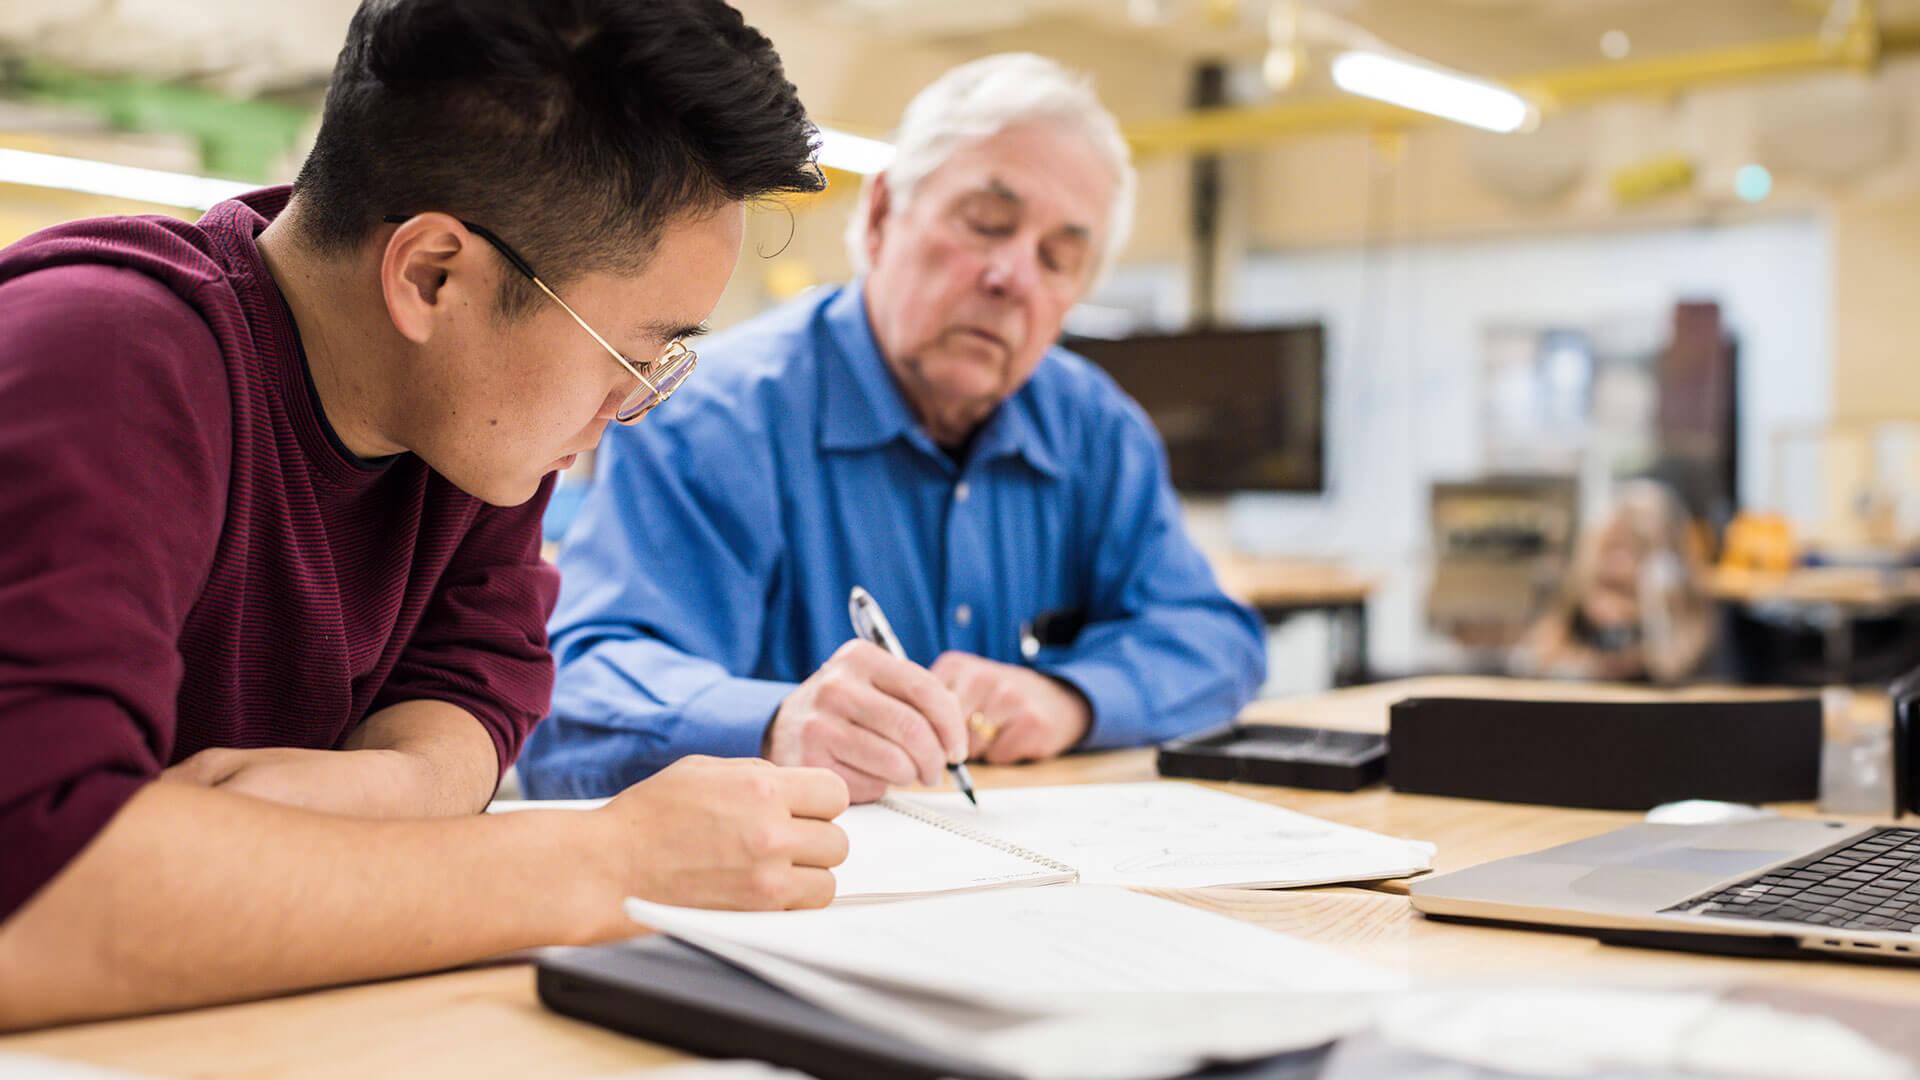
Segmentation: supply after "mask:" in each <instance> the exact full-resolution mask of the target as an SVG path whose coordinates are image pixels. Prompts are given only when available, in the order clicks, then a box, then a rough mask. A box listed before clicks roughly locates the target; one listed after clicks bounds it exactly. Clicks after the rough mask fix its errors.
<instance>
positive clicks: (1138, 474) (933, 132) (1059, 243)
mask: <svg viewBox="0 0 1920 1080" xmlns="http://www.w3.org/2000/svg"><path fill="white" fill-rule="evenodd" d="M896 145H897V156H896V157H895V159H894V161H893V163H892V165H891V166H889V167H888V168H887V169H886V171H884V172H882V173H880V174H878V175H876V176H875V177H873V178H872V179H871V180H870V181H869V183H868V186H867V188H866V190H865V191H864V192H863V196H862V199H861V202H860V205H859V207H858V208H857V209H856V211H855V216H854V219H853V221H852V223H851V229H850V235H849V247H850V248H851V254H852V255H853V258H854V263H855V265H856V266H858V267H860V268H862V270H863V271H864V272H863V274H862V276H861V277H859V278H858V279H856V280H854V281H853V282H851V283H849V284H847V285H844V286H841V287H838V288H831V289H822V290H818V291H816V292H814V293H812V294H809V295H806V296H803V297H802V298H800V299H798V300H795V301H793V302H791V303H788V304H787V305H785V306H783V307H781V308H778V309H776V310H774V311H771V312H768V313H767V314H764V315H762V316H760V317H759V318H757V319H754V320H752V321H750V322H748V323H746V324H745V325H743V326H740V327H737V328H735V329H733V330H731V331H729V332H728V333H726V334H722V335H720V336H718V337H717V338H715V339H714V340H713V341H712V343H711V344H710V345H707V346H706V347H704V348H703V350H702V351H703V353H704V354H705V356H706V358H707V362H706V366H705V367H703V368H702V371H701V379H700V380H699V381H698V383H697V384H694V385H690V386H689V387H688V389H687V390H686V391H685V392H684V393H683V394H682V395H681V396H680V397H678V398H676V399H675V400H674V403H673V404H674V408H673V410H672V411H671V413H670V414H663V415H662V416H661V417H660V418H659V419H657V420H655V421H653V422H650V423H648V424H646V425H643V426H641V427H638V428H634V429H632V430H623V431H618V432H615V433H614V434H613V435H611V436H610V437H609V438H608V440H607V445H606V446H605V448H604V449H603V451H602V454H601V461H600V463H599V470H598V472H599V474H598V475H597V476H596V477H595V479H594V484H593V488H592V490H591V491H590V492H589V493H588V495H587V498H586V501H585V504H584V506H583V508H582V510H581V513H580V516H579V518H578V519H577V520H576V521H575V522H574V524H573V527H572V529H571V530H570V532H569V534H568V537H567V539H566V541H565V543H564V544H563V546H562V549H561V554H560V559H559V563H560V569H561V571H562V578H563V584H562V586H561V595H560V602H559V606H558V609H557V611H556V613H555V615H554V620H553V624H552V632H553V638H554V645H555V656H556V659H557V661H558V663H559V665H560V667H559V676H558V684H557V687H556V690H555V696H554V712H553V715H552V716H551V717H549V718H548V720H547V721H546V723H544V724H542V725H541V727H540V729H539V730H538V731H537V732H536V733H535V734H534V736H533V738H532V740H531V741H530V742H529V744H528V748H527V755H526V758H525V760H524V761H523V762H522V765H521V777H522V779H523V780H524V782H525V784H526V787H527V790H528V792H529V793H530V794H533V795H536V796H539V797H543V798H553V797H589V796H596V795H605V794H607V793H609V792H612V791H617V790H619V789H620V788H622V787H624V786H625V785H627V784H630V783H632V782H633V781H635V780H637V779H640V778H642V777H645V776H648V775H651V774H652V773H653V772H655V771H656V770H658V769H661V768H663V767H666V766H668V765H669V764H670V763H672V762H673V761H675V760H677V759H679V758H681V757H683V756H685V755H687V754H713V755H721V756H727V757H750V756H753V755H764V756H765V757H767V758H769V759H771V760H773V761H774V762H777V763H781V764H806V765H819V766H823V767H826V768H830V769H833V770H834V771H835V772H837V773H839V774H840V775H841V776H842V777H843V778H845V779H846V781H847V783H848V786H849V788H850V790H851V793H852V796H853V798H854V799H855V800H856V801H864V800H870V799H877V798H879V797H880V796H881V795H882V794H883V793H885V792H886V790H887V789H888V787H889V786H892V785H904V784H915V783H919V784H937V783H941V782H943V780H944V772H943V766H944V765H946V764H947V763H949V762H956V761H960V760H962V759H966V758H971V759H978V760H985V761H988V762H994V763H1005V762H1016V761H1031V760H1038V759H1045V758H1051V757H1055V756H1057V755H1059V754H1063V753H1066V752H1068V751H1071V750H1075V749H1082V748H1089V749H1090V748H1101V747H1115V746H1135V745H1141V744H1145V743H1151V742H1156V741H1159V740H1162V739H1167V738H1171V737H1172V736H1175V735H1179V734H1184V733H1186V732H1188V731H1192V730H1194V729H1195V728H1198V727H1201V726H1204V725H1208V724H1214V723H1219V722H1221V721H1224V720H1227V719H1229V718H1231V717H1233V716H1234V715H1235V714H1236V713H1238V712H1239V710H1240V708H1241V706H1243V705H1244V704H1245V703H1246V702H1247V700H1248V699H1249V698H1250V697H1252V695H1253V694H1254V692H1255V691H1256V690H1257V689H1258V687H1259V686H1260V683H1261V681H1262V679H1263V677H1264V674H1265V667H1266V658H1265V650H1264V644H1263V636H1262V630H1261V626H1260V623H1259V620H1258V619H1257V618H1255V616H1254V615H1253V613H1252V612H1250V611H1248V610H1247V609H1246V608H1244V607H1242V606H1241V605H1239V604H1236V603H1234V602H1233V601H1232V600H1230V599H1228V598H1227V596H1226V595H1224V594H1223V593H1222V592H1221V591H1220V588H1219V586H1218V585H1217V584H1216V583H1215V581H1214V577H1213V573H1212V571H1211V569H1210V568H1209V567H1208V565H1207V562H1206V559H1205V558H1204V557H1203V556H1202V555H1201V553H1200V552H1199V550H1198V549H1197V548H1196V547H1195V546H1194V544H1193V542H1192V541H1191V539H1189V537H1188V536H1187V533H1186V530H1185V528H1184V526H1183V524H1182V522H1181V516H1180V507H1179V503H1178V501H1177V500H1176V498H1175V496H1174V493H1173V489H1172V485H1171V484H1170V483H1169V481H1168V476H1167V461H1166V452H1165V450H1164V448H1163V447H1162V446H1161V443H1160V439H1159V437H1158V435H1157V434H1156V433H1155V432H1154V430H1153V428H1152V426H1151V424H1150V423H1149V421H1148V420H1147V418H1146V415H1145V414H1144V413H1143V412H1142V411H1141V409H1140V407H1139V406H1138V405H1137V404H1135V403H1134V402H1133V401H1132V400H1131V399H1129V398H1128V397H1127V396H1126V395H1125V394H1124V393H1123V392H1122V391H1121V390H1120V389H1119V387H1118V386H1117V385H1116V384H1115V383H1114V382H1113V380H1112V379H1111V378H1109V377H1108V376H1107V375H1106V374H1105V373H1104V372H1102V371H1100V370H1099V369H1098V368H1096V367H1094V366H1093V365H1092V364H1090V363H1088V362H1087V361H1086V360H1084V359H1082V358H1080V357H1078V356H1075V355H1074V354H1072V353H1070V352H1067V351H1066V350H1064V349H1061V348H1059V347H1057V346H1056V345H1055V344H1054V343H1055V341H1057V340H1058V338H1059V336H1060V328H1061V323H1062V321H1063V320H1064V319H1065V317H1066V314H1067V311H1068V309H1070V308H1071V307H1072V306H1073V305H1074V304H1075V303H1077V302H1078V301H1079V300H1080V299H1081V298H1082V297H1084V296H1085V295H1086V294H1087V292H1088V290H1089V289H1091V288H1092V287H1093V285H1094V283H1095V282H1096V281H1097V280H1098V279H1099V278H1100V276H1101V273H1102V271H1103V269H1104V268H1105V267H1107V266H1109V265H1111V264H1112V262H1113V260H1114V259H1115V257H1116V256H1117V254H1118V252H1119V250H1120V249H1121V247H1122V246H1123V244H1124V243H1125V237H1126V233H1127V231H1128V226H1129V223H1130V221H1131V218H1132V213H1133V189H1134V174H1133V167H1132V164H1131V163H1130V161H1129V158H1128V152H1127V147H1126V143H1125V141H1124V140H1123V139H1122V138H1121V135H1120V131H1119V128H1118V125H1117V124H1115V122H1114V119H1113V117H1112V116H1111V115H1110V114H1109V113H1108V112H1107V110H1106V109H1105V108H1104V107H1103V106H1102V105H1101V104H1100V102H1099V100H1098V99H1097V98H1096V97H1095V96H1094V94H1093V91H1092V90H1091V88H1090V87H1089V86H1088V85H1087V83H1086V82H1085V80H1084V79H1082V78H1080V77H1078V76H1076V75H1074V74H1073V73H1071V72H1068V71H1066V70H1065V69H1063V68H1062V67H1060V66H1059V65H1058V64H1056V63H1054V62H1052V61H1050V60H1046V59H1043V58H1041V57H1039V56H1034V55H1031V54H1007V55H1000V56H992V57H988V58H985V59H982V60H977V61H974V62H972V63H968V64H965V65H963V66H961V67H958V68H955V69H953V70H952V71H949V72H947V73H946V74H945V75H943V76H941V77H940V78H939V79H938V80H936V81H935V82H934V83H933V84H932V85H930V86H929V87H928V88H927V89H926V90H924V91H922V92H921V93H920V94H919V95H918V96H917V97H915V99H914V100H913V102H912V103H911V104H909V105H908V107H907V110H906V113H905V116H904V118H903V119H902V122H901V126H900V130H899V133H898V137H897V140H896ZM856 585H859V586H863V587H865V588H866V589H868V590H869V591H870V592H871V593H872V594H873V595H874V596H875V597H876V598H877V599H878V601H879V602H880V604H881V606H882V607H883V608H884V610H885V611H886V613H887V615H888V616H889V618H890V619H891V621H892V624H893V626H894V628H895V629H896V630H897V631H898V632H899V636H900V638H901V640H902V642H903V644H904V646H905V651H906V653H907V656H908V657H909V658H910V659H901V658H898V657H895V656H893V655H891V654H889V653H887V652H885V651H883V650H881V649H880V648H878V647H876V646H874V645H871V644H868V643H866V642H864V641H857V640H856V641H849V640H848V639H849V637H851V628H850V627H849V625H848V613H847V598H848V592H849V591H850V590H851V589H852V588H853V587H854V586H856ZM1043 617H1045V618H1044V619H1043ZM1043 621H1044V622H1045V624H1046V625H1047V626H1049V627H1062V628H1064V629H1062V630H1060V632H1057V633H1056V632H1048V633H1044V634H1043V633H1038V632H1034V633H1023V627H1038V626H1040V625H1041V624H1042V623H1043ZM1023 639H1024V640H1025V642H1026V643H1027V644H1025V645H1024V646H1023Z"/></svg>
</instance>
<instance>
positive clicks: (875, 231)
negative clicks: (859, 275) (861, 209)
mask: <svg viewBox="0 0 1920 1080" xmlns="http://www.w3.org/2000/svg"><path fill="white" fill-rule="evenodd" d="M892 209H893V189H892V188H891V187H889V186H888V184H887V174H886V173H884V172H880V173H875V174H874V175H873V179H871V180H868V181H867V201H866V214H867V228H866V247H867V266H868V267H873V266H876V265H878V264H879V262H880V243H881V240H882V237H881V230H882V229H884V228H885V227H886V224H887V215H888V214H889V213H891V212H892Z"/></svg>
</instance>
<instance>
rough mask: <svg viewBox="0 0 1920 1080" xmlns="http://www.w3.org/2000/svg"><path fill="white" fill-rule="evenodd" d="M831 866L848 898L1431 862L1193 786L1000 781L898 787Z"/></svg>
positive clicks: (1380, 841) (1421, 850) (1257, 884)
mask: <svg viewBox="0 0 1920 1080" xmlns="http://www.w3.org/2000/svg"><path fill="white" fill-rule="evenodd" d="M840 824H841V825H842V826H844V827H845V828H846V830H847V839H848V843H849V848H850V852H849V854H848V857H847V862H846V864H845V865H844V866H842V867H841V868H840V869H838V870H836V871H835V872H834V876H835V877H836V878H838V879H839V885H840V896H841V898H842V900H844V901H846V902H851V903H858V902H861V901H871V900H894V899H900V898H903V897H908V896H930V895H935V894H940V893H952V892H972V891H976V890H980V889H991V888H997V887H1000V886H1005V885H1053V884H1059V883H1062V882H1070V881H1078V882H1080V883H1081V884H1086V885H1124V886H1134V887H1146V888H1168V889H1197V888H1210V887H1215V888H1242V889H1285V888H1297V887H1300V886H1305V885H1328V884H1334V883H1337V882H1350V881H1378V880H1382V879H1385V878H1396V877H1406V876H1408V875H1411V874H1418V873H1421V872H1424V871H1425V870H1427V869H1429V868H1430V867H1431V866H1432V863H1433V852H1434V849H1433V845H1432V844H1427V843H1423V842H1421V841H1418V840H1403V839H1400V838H1398V837H1392V836H1382V835H1381V834H1379V833H1374V832H1368V831H1366V830H1365V829H1356V828H1353V827H1352V826H1349V825H1339V824H1336V823H1334V822H1331V821H1325V820H1322V819H1320V818H1316V817H1311V816H1309V815H1307V814H1301V813H1296V812H1294V811H1292V810H1286V809H1283V808H1281V807H1278V806H1271V805H1268V804H1267V803H1263V802H1257V801H1255V800H1253V799H1246V798H1241V797H1240V796H1238V795H1229V794H1227V793H1225V792H1222V791H1215V790H1211V789H1208V788H1204V787H1200V786H1198V785H1194V784H1183V783H1169V782H1166V781H1154V782H1148V783H1135V784H1072V785H1067V786H1063V787H1031V788H996V789H992V790H990V791H985V792H982V793H981V799H980V805H979V807H977V808H975V807H973V806H971V805H969V804H968V803H966V802H965V801H963V799H962V797H961V796H959V795H956V794H953V793H951V792H912V793H906V794H897V795H889V796H887V797H886V798H885V799H882V800H881V801H880V802H878V803H875V804H873V805H870V806H857V807H854V808H853V809H852V810H849V811H848V812H847V814H846V815H845V816H843V817H842V818H841V819H840Z"/></svg>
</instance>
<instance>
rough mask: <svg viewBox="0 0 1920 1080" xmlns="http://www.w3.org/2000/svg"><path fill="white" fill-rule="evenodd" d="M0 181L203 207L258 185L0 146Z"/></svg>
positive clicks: (161, 203) (159, 204)
mask: <svg viewBox="0 0 1920 1080" xmlns="http://www.w3.org/2000/svg"><path fill="white" fill-rule="evenodd" d="M0 183H5V184H26V185H28V186H29V187H43V188H56V189H58V190H61V191H78V192H83V193H85V194H88V195H109V196H112V197H114V198H116V199H133V200H135V201H138V202H144V203H153V204H155V205H158V206H178V207H182V208H185V209H190V210H205V209H207V208H209V207H211V206H212V205H213V204H214V203H217V202H220V201H222V200H223V199H231V198H233V197H234V196H235V195H238V194H240V193H242V192H245V191H251V190H253V189H254V188H257V187H259V186H260V185H258V184H249V183H243V182H242V181H239V180H216V179H214V178H213V177H210V176H193V175H190V174H188V173H176V172H163V171H161V170H159V169H142V168H139V167H137V166H133V165H114V164H111V163H109V162H105V161H89V160H87V159H86V158H72V157H62V156H60V155H58V154H41V153H37V152H35V151H32V150H13V149H8V148H5V147H0Z"/></svg>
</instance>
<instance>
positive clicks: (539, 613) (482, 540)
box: [372, 476, 560, 773]
mask: <svg viewBox="0 0 1920 1080" xmlns="http://www.w3.org/2000/svg"><path fill="white" fill-rule="evenodd" d="M553 484H554V478H553V477H551V476H549V477H547V479H546V480H545V481H543V482H542V483H541V485H540V490H539V492H538V493H536V494H535V495H534V497H533V498H531V499H529V500H527V501H526V502H524V503H522V504H520V505H519V506H506V507H501V506H487V507H482V508H481V510H480V512H479V514H478V516H476V517H475V519H474V522H473V524H472V525H471V526H469V527H468V529H467V534H466V536H465V537H464V538H463V539H462V540H461V542H460V549H459V551H458V552H456V553H455V554H454V557H453V562H452V563H450V564H449V565H448V566H447V569H446V573H445V574H444V575H442V577H441V579H440V582H439V584H438V585H437V586H436V587H435V589H434V593H433V599H432V600H431V601H430V602H429V604H428V607H427V612H426V616H425V618H424V619H423V620H422V621H421V624H420V626H419V627H418V628H416V629H415V631H414V633H413V637H412V638H411V639H410V640H409V641H408V642H407V647H406V650H405V652H403V653H402V654H401V656H400V662H399V663H398V664H397V665H395V667H394V670H393V674H392V675H391V676H389V677H388V679H387V682H386V685H385V686H383V687H381V690H380V693H379V695H378V696H377V697H376V698H375V699H374V702H373V706H372V708H373V711H376V712H377V711H379V710H380V709H383V708H386V707H387V706H389V705H397V704H399V703H400V702H403V701H411V700H419V699H432V700H436V701H445V702H448V703H449V704H453V705H457V706H459V707H460V708H462V709H465V710H466V711H467V712H468V713H470V714H472V716H473V717H474V719H476V720H478V721H479V722H480V726H481V727H483V728H485V729H486V730H487V734H488V735H489V736H491V737H492V739H493V746H494V750H495V751H496V752H497V753H498V754H499V759H500V771H501V772H503V773H504V772H506V770H507V766H509V765H512V764H513V762H514V759H515V758H517V757H519V756H520V747H521V745H522V744H523V743H524V742H525V741H526V738H527V733H528V732H530V731H532V730H533V725H535V724H536V723H539V721H540V718H541V717H542V716H545V715H546V712H547V705H548V703H549V701H550V700H551V698H552V695H553V657H552V655H551V654H550V653H548V652H547V616H548V615H550V614H552V612H553V601H554V597H555V596H556V595H558V593H559V591H560V575H559V572H558V571H556V570H555V569H554V568H553V566H552V565H551V564H550V563H547V562H546V561H544V560H543V559H542V558H541V557H540V519H541V516H542V514H543V513H544V512H545V510H546V506H547V499H548V497H549V496H550V495H551V494H552V493H553Z"/></svg>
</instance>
